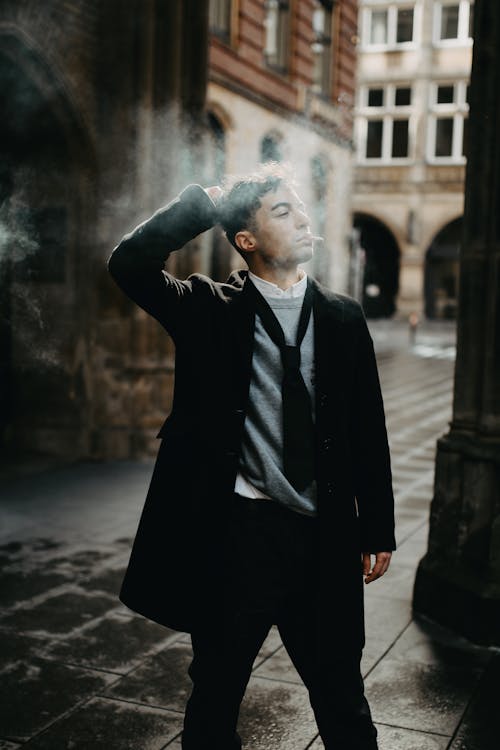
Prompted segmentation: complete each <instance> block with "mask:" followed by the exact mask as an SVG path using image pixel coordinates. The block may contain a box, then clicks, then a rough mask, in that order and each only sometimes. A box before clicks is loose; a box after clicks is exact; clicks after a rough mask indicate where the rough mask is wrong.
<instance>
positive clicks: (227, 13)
mask: <svg viewBox="0 0 500 750" xmlns="http://www.w3.org/2000/svg"><path fill="white" fill-rule="evenodd" d="M208 13H209V15H208V25H209V28H210V31H211V32H212V34H216V35H217V36H220V37H221V38H222V39H224V40H225V41H229V37H230V34H231V0H210V4H209V7H208Z"/></svg>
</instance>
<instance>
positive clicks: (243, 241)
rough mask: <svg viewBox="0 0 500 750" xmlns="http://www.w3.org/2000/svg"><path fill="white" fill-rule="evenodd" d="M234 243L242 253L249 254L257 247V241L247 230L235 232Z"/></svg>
mask: <svg viewBox="0 0 500 750" xmlns="http://www.w3.org/2000/svg"><path fill="white" fill-rule="evenodd" d="M234 241H235V242H236V244H237V245H238V247H239V248H240V250H242V251H243V252H244V253H251V252H253V251H254V250H255V248H256V247H257V240H256V238H255V236H254V235H253V234H252V232H250V231H249V230H248V229H243V230H242V231H241V232H237V233H236V234H235V235H234Z"/></svg>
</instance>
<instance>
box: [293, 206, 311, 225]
mask: <svg viewBox="0 0 500 750" xmlns="http://www.w3.org/2000/svg"><path fill="white" fill-rule="evenodd" d="M309 224H310V221H309V216H308V215H307V214H306V211H305V209H301V208H297V210H296V212H295V225H296V226H297V228H298V229H301V228H302V227H307V226H309Z"/></svg>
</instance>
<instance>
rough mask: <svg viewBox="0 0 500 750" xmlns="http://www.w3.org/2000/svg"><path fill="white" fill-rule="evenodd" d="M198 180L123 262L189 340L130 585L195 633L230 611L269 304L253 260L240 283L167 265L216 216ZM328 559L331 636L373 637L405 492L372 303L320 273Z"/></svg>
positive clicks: (123, 276)
mask: <svg viewBox="0 0 500 750" xmlns="http://www.w3.org/2000/svg"><path fill="white" fill-rule="evenodd" d="M215 220H216V213H215V208H214V206H213V203H212V202H211V200H210V199H209V198H208V196H207V195H206V193H205V192H204V191H203V190H202V189H201V188H200V187H199V186H197V185H191V186H189V187H187V188H186V189H185V190H184V191H183V192H182V193H181V194H180V196H179V197H178V198H176V199H175V200H174V201H173V202H172V203H170V204H169V205H168V206H167V207H166V208H164V209H161V210H160V211H158V212H156V214H155V215H154V216H153V217H152V218H151V219H149V220H148V221H147V222H144V223H143V224H142V225H140V226H139V227H137V229H136V230H134V232H132V233H131V234H129V235H126V236H125V237H124V238H123V240H122V241H121V242H120V244H119V245H118V246H117V247H116V249H115V250H114V252H113V254H112V256H111V258H110V261H109V270H110V273H111V274H112V276H113V278H114V279H115V280H116V282H117V283H118V284H119V286H120V287H121V288H122V289H123V291H124V292H125V293H126V294H127V295H128V296H129V297H131V298H132V299H133V300H135V302H137V303H138V304H139V305H140V306H141V307H143V308H144V309H145V310H146V311H147V312H148V313H150V314H151V315H153V316H154V317H155V318H157V320H158V321H159V322H160V323H161V324H162V325H163V326H164V327H165V329H166V330H167V331H168V333H169V334H170V335H171V336H172V338H173V340H174V343H175V346H176V365H175V389H174V399H173V407H172V412H171V414H170V416H169V417H168V418H167V420H166V422H165V423H164V425H163V427H162V428H161V430H160V433H159V436H158V437H160V438H161V444H160V449H159V453H158V457H157V461H156V465H155V469H154V473H153V477H152V480H151V484H150V487H149V492H148V496H147V499H146V503H145V506H144V510H143V513H142V516H141V520H140V524H139V528H138V531H137V535H136V538H135V541H134V545H133V549H132V553H131V557H130V562H129V565H128V569H127V572H126V575H125V578H124V581H123V585H122V589H121V592H120V599H121V600H122V602H124V603H125V604H126V605H127V606H128V607H130V608H131V609H133V610H134V611H136V612H139V613H141V614H142V615H144V616H145V617H147V618H149V619H151V620H154V621H156V622H159V623H162V624H163V625H166V626H169V627H171V628H174V629H176V630H185V631H187V632H190V631H191V630H192V629H193V627H194V626H195V625H198V624H200V623H202V622H203V621H204V620H205V619H206V618H208V619H215V620H216V618H217V613H218V611H219V599H218V597H219V596H220V593H221V592H220V588H221V587H220V585H219V582H220V579H221V570H222V566H223V565H224V560H223V557H222V552H221V550H222V549H223V545H222V543H221V540H222V539H223V536H224V529H225V523H226V519H227V511H228V504H229V503H231V501H232V500H233V494H232V493H233V490H234V484H235V478H236V474H237V469H238V453H239V448H240V444H241V439H242V431H243V424H244V420H245V412H246V405H247V400H248V392H249V384H250V375H251V360H252V350H253V332H254V320H255V313H254V310H253V307H252V304H251V302H250V296H249V295H248V293H247V292H246V289H245V279H246V272H245V271H238V272H235V273H233V274H231V276H230V278H229V279H228V281H227V283H219V282H214V281H212V280H211V279H209V278H207V277H206V276H203V275H201V274H193V275H191V276H190V277H189V278H188V279H187V280H185V281H181V280H179V279H176V278H175V277H173V276H172V275H170V274H168V273H166V272H165V271H164V270H163V267H164V262H165V259H166V258H167V257H168V254H169V252H170V251H172V250H177V249H179V248H180V247H182V246H183V245H184V244H185V243H186V242H187V241H188V240H190V239H192V238H193V237H195V236H196V235H197V234H199V233H200V232H202V231H204V230H205V229H207V228H209V227H210V226H212V225H213V223H214V222H215ZM312 284H313V290H314V298H313V315H314V344H315V399H316V404H315V406H316V459H317V484H318V519H319V523H318V536H319V538H318V544H317V565H316V569H317V572H318V579H317V581H318V585H319V591H320V592H321V594H320V602H321V606H322V607H324V610H325V613H326V615H327V617H326V619H325V618H323V623H327V624H326V625H325V627H326V630H327V633H326V634H327V636H328V637H332V636H334V635H335V636H338V637H339V638H342V639H347V640H348V641H350V642H351V643H353V644H355V645H357V646H361V645H362V644H363V643H364V623H363V577H362V569H361V556H360V553H361V552H373V553H374V552H379V551H389V550H393V549H395V548H396V545H395V540H394V500H393V494H392V486H391V470H390V458H389V449H388V444H387V434H386V428H385V418H384V409H383V403H382V397H381V393H380V386H379V379H378V374H377V367H376V362H375V356H374V352H373V345H372V340H371V337H370V334H369V332H368V329H367V326H366V322H365V319H364V316H363V312H362V310H361V308H360V306H359V304H358V303H357V302H356V301H354V300H352V299H350V298H349V297H346V296H343V295H339V294H334V293H333V292H331V291H329V290H328V289H326V288H325V287H323V286H321V285H320V284H318V283H317V282H316V281H314V280H313V281H312Z"/></svg>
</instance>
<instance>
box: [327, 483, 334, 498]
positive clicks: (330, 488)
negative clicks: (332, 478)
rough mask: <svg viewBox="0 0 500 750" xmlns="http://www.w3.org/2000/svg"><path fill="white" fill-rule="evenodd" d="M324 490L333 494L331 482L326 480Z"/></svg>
mask: <svg viewBox="0 0 500 750" xmlns="http://www.w3.org/2000/svg"><path fill="white" fill-rule="evenodd" d="M326 491H327V493H328V494H329V495H333V491H334V486H333V482H328V484H327V485H326Z"/></svg>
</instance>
